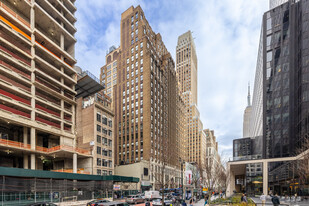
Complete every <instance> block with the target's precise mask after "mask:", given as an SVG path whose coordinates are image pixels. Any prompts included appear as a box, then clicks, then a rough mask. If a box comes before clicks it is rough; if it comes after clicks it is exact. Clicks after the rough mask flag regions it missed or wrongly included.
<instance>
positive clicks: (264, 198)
mask: <svg viewBox="0 0 309 206" xmlns="http://www.w3.org/2000/svg"><path fill="white" fill-rule="evenodd" d="M260 200H261V201H262V206H265V203H266V195H264V193H263V194H262V195H261V196H260Z"/></svg>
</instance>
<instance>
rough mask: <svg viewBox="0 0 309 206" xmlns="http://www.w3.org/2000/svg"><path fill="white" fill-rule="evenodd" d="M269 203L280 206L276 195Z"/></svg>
mask: <svg viewBox="0 0 309 206" xmlns="http://www.w3.org/2000/svg"><path fill="white" fill-rule="evenodd" d="M271 201H272V203H273V205H274V206H279V205H280V200H279V198H278V194H277V193H276V194H275V196H273V197H272V198H271Z"/></svg>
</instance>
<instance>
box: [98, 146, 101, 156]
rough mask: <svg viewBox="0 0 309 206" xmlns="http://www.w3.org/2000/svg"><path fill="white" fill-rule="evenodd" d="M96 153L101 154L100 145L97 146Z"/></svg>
mask: <svg viewBox="0 0 309 206" xmlns="http://www.w3.org/2000/svg"><path fill="white" fill-rule="evenodd" d="M97 154H101V147H99V146H97Z"/></svg>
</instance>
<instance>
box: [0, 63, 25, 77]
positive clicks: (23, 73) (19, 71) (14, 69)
mask: <svg viewBox="0 0 309 206" xmlns="http://www.w3.org/2000/svg"><path fill="white" fill-rule="evenodd" d="M0 64H1V65H3V66H4V67H7V68H8V69H10V70H12V71H14V72H16V73H18V74H20V75H21V76H23V77H25V78H26V79H29V80H30V74H27V73H25V72H23V71H21V70H19V69H17V68H15V67H13V66H11V65H9V64H7V63H6V62H4V61H1V60H0Z"/></svg>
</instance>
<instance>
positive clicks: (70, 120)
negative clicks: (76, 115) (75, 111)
mask: <svg viewBox="0 0 309 206" xmlns="http://www.w3.org/2000/svg"><path fill="white" fill-rule="evenodd" d="M63 118H64V119H65V120H67V121H69V122H72V117H69V116H64V117H63Z"/></svg>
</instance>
